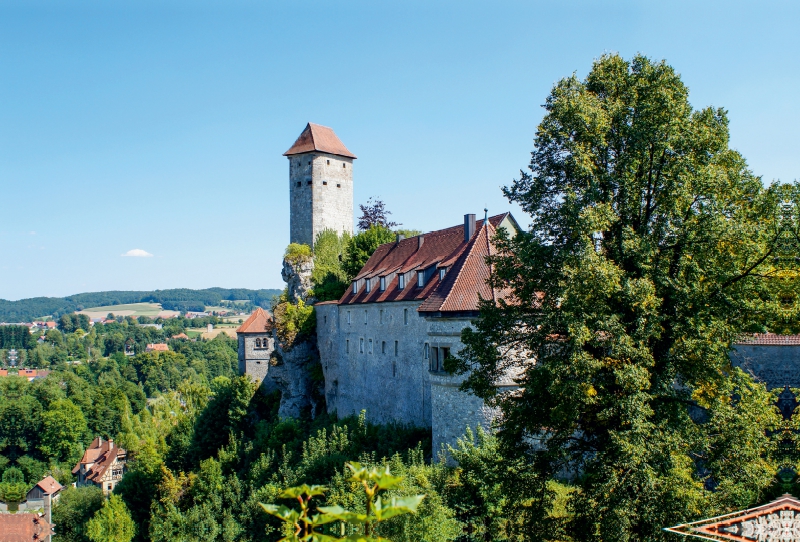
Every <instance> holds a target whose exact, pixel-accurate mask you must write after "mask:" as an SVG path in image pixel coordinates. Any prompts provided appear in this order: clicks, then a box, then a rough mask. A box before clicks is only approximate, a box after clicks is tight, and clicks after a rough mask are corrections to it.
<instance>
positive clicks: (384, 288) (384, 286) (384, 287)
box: [381, 277, 386, 292]
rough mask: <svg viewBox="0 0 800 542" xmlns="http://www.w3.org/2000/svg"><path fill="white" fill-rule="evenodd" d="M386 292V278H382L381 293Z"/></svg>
mask: <svg viewBox="0 0 800 542" xmlns="http://www.w3.org/2000/svg"><path fill="white" fill-rule="evenodd" d="M383 291H386V277H381V292H383Z"/></svg>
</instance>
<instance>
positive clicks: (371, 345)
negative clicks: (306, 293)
mask: <svg viewBox="0 0 800 542" xmlns="http://www.w3.org/2000/svg"><path fill="white" fill-rule="evenodd" d="M420 303H421V302H420V301H406V302H392V303H365V304H360V305H336V304H333V303H331V304H319V305H317V306H316V310H317V342H318V347H319V352H320V360H321V363H322V370H323V373H324V375H325V399H326V403H327V408H328V412H336V413H337V414H338V415H339V416H347V415H350V414H358V413H359V412H360V411H361V410H366V414H367V419H368V420H370V421H371V422H376V423H386V422H390V421H394V422H402V423H408V424H413V425H417V426H420V427H430V428H431V430H432V434H433V450H434V454H435V453H438V451H439V450H440V449H441V447H442V446H443V445H445V444H450V445H455V442H456V439H457V438H458V437H461V436H462V435H463V434H464V431H465V429H466V428H467V427H468V426H469V427H471V428H472V429H475V428H477V426H478V425H480V426H482V427H484V428H486V429H488V428H489V426H490V425H491V422H492V420H493V419H494V418H495V417H496V414H497V413H496V412H495V411H494V410H492V409H489V408H488V407H486V406H485V405H484V403H483V401H482V400H480V399H478V398H477V397H475V396H473V395H469V394H466V393H463V392H461V391H459V390H458V386H459V384H460V383H461V377H457V376H451V375H448V374H446V373H444V372H441V371H435V370H431V369H432V367H431V361H432V356H433V349H434V348H436V349H444V348H448V349H450V350H449V351H450V352H451V353H452V354H457V353H458V352H459V350H460V349H461V348H462V347H463V345H462V343H461V330H462V329H464V328H465V327H467V326H469V325H470V322H471V319H469V318H463V317H461V318H448V317H433V316H424V315H422V314H421V313H419V312H418V311H417V309H418V308H419V306H420ZM438 351H443V350H438Z"/></svg>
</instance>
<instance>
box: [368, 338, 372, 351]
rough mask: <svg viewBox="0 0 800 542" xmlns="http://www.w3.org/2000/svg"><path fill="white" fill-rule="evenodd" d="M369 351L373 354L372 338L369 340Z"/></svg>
mask: <svg viewBox="0 0 800 542" xmlns="http://www.w3.org/2000/svg"><path fill="white" fill-rule="evenodd" d="M369 353H370V354H372V339H370V340H369Z"/></svg>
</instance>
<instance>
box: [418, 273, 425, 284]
mask: <svg viewBox="0 0 800 542" xmlns="http://www.w3.org/2000/svg"><path fill="white" fill-rule="evenodd" d="M423 286H425V272H424V271H417V287H418V288H422V287H423Z"/></svg>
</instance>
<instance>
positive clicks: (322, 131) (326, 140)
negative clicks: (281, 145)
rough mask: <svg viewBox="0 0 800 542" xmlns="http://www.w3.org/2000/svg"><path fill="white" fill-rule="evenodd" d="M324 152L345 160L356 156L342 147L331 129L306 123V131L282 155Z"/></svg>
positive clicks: (340, 141)
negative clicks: (342, 157) (343, 157)
mask: <svg viewBox="0 0 800 542" xmlns="http://www.w3.org/2000/svg"><path fill="white" fill-rule="evenodd" d="M314 151H317V152H325V153H328V154H335V155H337V156H345V157H347V158H355V157H356V155H355V154H353V153H352V152H350V151H349V150H348V149H347V147H345V146H344V143H342V140H341V139H339V137H338V136H337V135H336V133H335V132H334V131H333V129H332V128H328V127H327V126H320V125H319V124H312V123H310V122H309V123H308V124H307V125H306V129H305V130H303V133H302V134H300V137H298V138H297V141H295V142H294V145H292V148H290V149H289V150H288V151H286V152H285V153H283V155H284V156H291V155H293V154H303V153H306V152H314Z"/></svg>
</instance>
